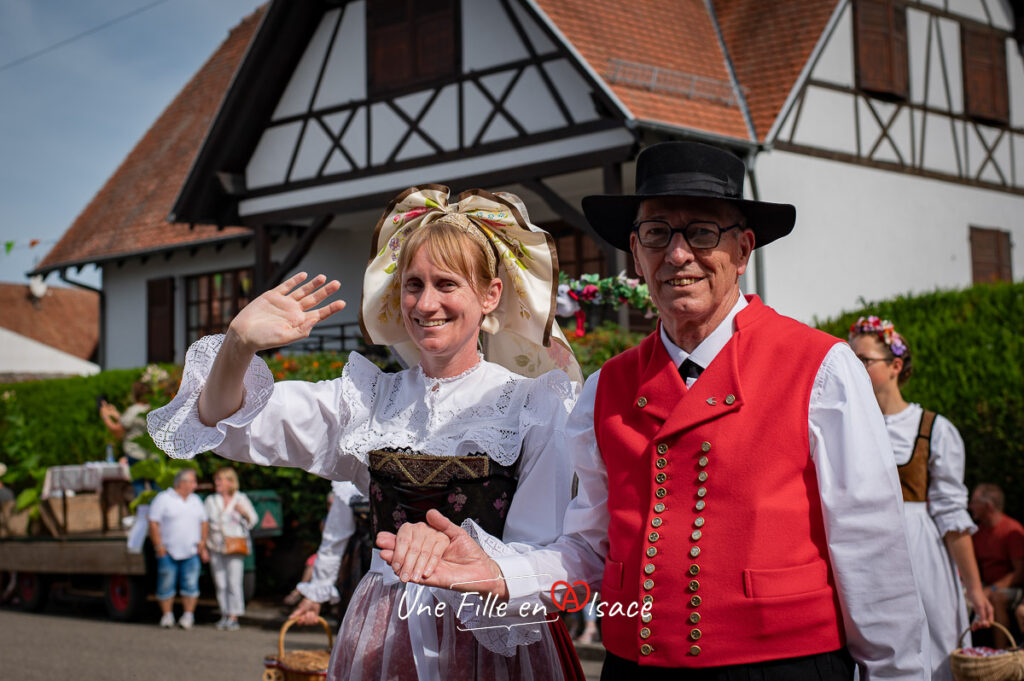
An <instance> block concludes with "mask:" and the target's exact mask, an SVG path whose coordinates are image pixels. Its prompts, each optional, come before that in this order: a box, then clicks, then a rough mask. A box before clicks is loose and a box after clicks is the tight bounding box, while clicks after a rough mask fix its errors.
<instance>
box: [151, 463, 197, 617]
mask: <svg viewBox="0 0 1024 681" xmlns="http://www.w3.org/2000/svg"><path fill="white" fill-rule="evenodd" d="M197 484H198V483H197V480H196V472H195V471H194V470H192V469H191V468H183V469H181V470H180V471H178V473H177V475H175V476H174V486H173V487H172V488H171V489H165V490H164V491H163V492H160V494H157V495H156V497H155V498H154V499H153V503H152V504H151V505H150V507H149V538H150V541H152V542H153V551H154V552H155V553H156V557H157V581H156V599H157V601H159V602H160V612H161V613H163V616H162V617H161V618H160V626H161V627H164V628H166V629H170V628H172V627H174V612H173V610H174V594H175V591H177V593H179V594H181V607H182V611H183V612H182V614H181V619H179V620H178V626H179V627H181V628H182V629H191V628H192V626H193V625H194V624H195V612H196V601H197V600H198V599H199V570H200V567H201V565H200V559H201V560H202V561H203V562H206V561H208V560H209V559H210V557H209V554H208V553H207V550H206V537H207V533H208V532H209V524H208V523H207V519H206V511H205V510H204V509H203V502H202V501H200V500H199V497H198V496H196V494H195V490H196V487H197Z"/></svg>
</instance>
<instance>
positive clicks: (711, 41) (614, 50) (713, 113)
mask: <svg viewBox="0 0 1024 681" xmlns="http://www.w3.org/2000/svg"><path fill="white" fill-rule="evenodd" d="M537 4H538V5H539V6H540V7H541V9H543V10H544V13H545V14H547V15H548V17H549V18H550V19H551V20H552V21H553V22H554V23H555V25H556V26H558V28H559V30H561V31H562V33H564V34H565V36H566V37H567V38H568V39H569V41H570V42H572V44H573V45H574V46H575V47H576V49H577V50H579V52H580V54H582V55H583V57H584V58H585V59H586V60H587V61H588V62H589V63H590V66H591V67H592V68H593V69H594V71H596V72H597V73H598V74H599V75H600V76H601V77H602V78H604V79H605V80H606V81H608V82H609V85H610V87H611V89H612V90H613V91H614V92H615V94H616V96H618V97H619V99H620V100H622V102H623V104H625V105H626V106H627V107H628V108H629V110H630V112H631V113H632V114H633V115H634V116H635V117H636V118H638V119H640V120H642V121H651V122H655V123H661V124H665V125H670V126H675V127H679V128H693V129H696V130H703V131H705V132H710V133H714V134H716V135H722V136H726V137H734V138H738V139H742V140H750V134H749V132H748V130H747V126H746V123H745V122H744V119H743V113H742V111H741V110H740V108H739V106H738V105H736V104H733V105H731V106H730V105H727V104H724V103H721V102H716V101H712V100H711V99H709V98H705V97H687V96H686V95H684V94H681V93H677V92H671V91H665V90H662V89H654V90H651V89H649V88H645V87H643V86H641V85H637V84H628V83H624V82H616V80H615V79H613V78H611V73H612V71H613V69H614V66H613V60H616V59H617V60H621V61H624V62H629V63H632V64H639V65H646V66H648V67H657V68H659V69H667V70H668V71H669V72H675V74H676V75H677V76H678V75H679V74H692V75H695V76H699V77H702V78H706V79H712V80H714V81H717V82H720V83H722V84H723V85H724V86H726V87H727V88H728V89H731V85H730V76H729V71H728V68H727V66H726V60H725V55H724V54H723V53H722V49H721V44H720V42H719V40H718V36H717V35H716V33H715V30H714V24H713V22H712V20H711V16H710V15H709V14H708V11H707V7H706V6H705V4H704V2H703V0H675V1H673V2H665V0H632V1H631V2H622V0H537ZM766 4H771V3H766Z"/></svg>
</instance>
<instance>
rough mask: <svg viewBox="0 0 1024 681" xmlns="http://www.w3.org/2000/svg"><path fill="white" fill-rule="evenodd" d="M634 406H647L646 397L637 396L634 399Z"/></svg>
mask: <svg viewBox="0 0 1024 681" xmlns="http://www.w3.org/2000/svg"><path fill="white" fill-rule="evenodd" d="M636 406H638V407H640V408H641V409H643V408H644V407H646V406H647V398H646V397H640V398H638V399H637V401H636Z"/></svg>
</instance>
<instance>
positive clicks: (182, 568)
mask: <svg viewBox="0 0 1024 681" xmlns="http://www.w3.org/2000/svg"><path fill="white" fill-rule="evenodd" d="M200 566H201V563H200V562H199V556H192V557H191V558H186V559H185V560H175V559H174V558H171V557H170V556H168V555H165V556H163V557H162V558H158V559H157V563H156V598H157V600H158V601H166V600H168V599H171V598H174V591H175V587H177V591H178V593H179V594H181V595H182V596H184V597H185V598H196V597H197V596H199V568H200Z"/></svg>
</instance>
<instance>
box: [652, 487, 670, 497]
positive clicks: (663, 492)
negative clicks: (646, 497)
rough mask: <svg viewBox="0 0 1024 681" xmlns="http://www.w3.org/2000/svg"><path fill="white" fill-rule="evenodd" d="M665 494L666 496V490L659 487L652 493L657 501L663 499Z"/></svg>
mask: <svg viewBox="0 0 1024 681" xmlns="http://www.w3.org/2000/svg"><path fill="white" fill-rule="evenodd" d="M666 494H668V490H667V489H665V488H664V487H659V488H658V489H657V490H655V492H654V496H656V497H658V498H659V499H664V498H665V495H666Z"/></svg>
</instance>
